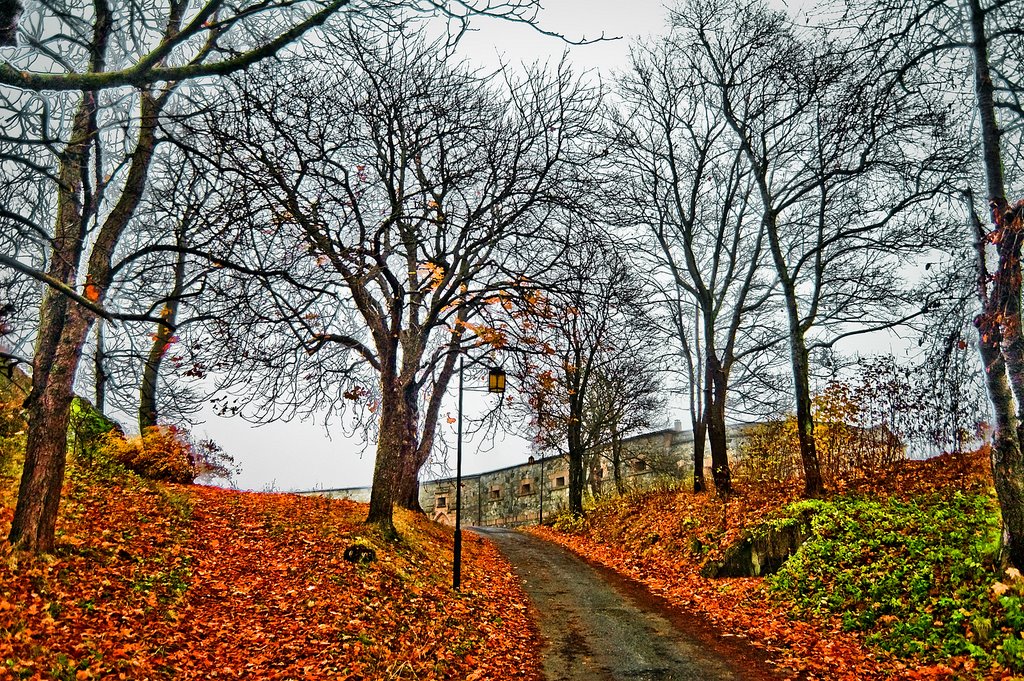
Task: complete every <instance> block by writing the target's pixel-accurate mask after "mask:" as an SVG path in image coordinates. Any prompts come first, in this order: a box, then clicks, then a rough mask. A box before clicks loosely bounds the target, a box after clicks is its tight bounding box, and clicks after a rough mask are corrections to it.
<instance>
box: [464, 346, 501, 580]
mask: <svg viewBox="0 0 1024 681" xmlns="http://www.w3.org/2000/svg"><path fill="white" fill-rule="evenodd" d="M462 369H463V359H462V358H461V357H460V358H459V426H458V441H457V443H456V445H455V561H454V563H453V565H452V588H453V589H455V590H456V591H458V589H459V585H460V584H461V582H462V393H463V391H464V390H473V388H463V387H462ZM487 392H489V393H497V394H499V395H500V394H502V393H504V392H505V372H504V371H502V370H501V369H499V368H497V367H493V368H491V370H490V371H488V372H487Z"/></svg>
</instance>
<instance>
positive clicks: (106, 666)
mask: <svg viewBox="0 0 1024 681" xmlns="http://www.w3.org/2000/svg"><path fill="white" fill-rule="evenodd" d="M65 492H66V496H65V503H64V506H63V507H62V513H61V517H60V520H59V524H58V533H57V537H58V538H57V550H56V552H55V554H54V555H53V556H46V557H35V556H32V555H30V554H28V553H23V552H16V551H12V550H11V548H10V547H9V546H8V545H6V544H4V545H3V548H0V552H2V553H0V679H6V678H31V679H44V678H53V677H57V678H78V679H88V678H114V679H116V678H123V679H153V678H170V677H173V678H179V679H214V678H221V679H225V678H227V679H230V678H238V679H332V680H335V679H421V680H430V679H436V680H440V679H527V680H528V681H535V680H536V679H538V678H539V674H538V671H537V667H536V650H537V646H538V643H537V640H536V635H535V633H534V631H533V629H532V627H531V625H530V623H529V619H528V617H527V613H526V606H525V596H524V595H523V593H522V591H521V589H520V587H519V584H518V581H517V580H516V579H515V578H514V577H513V576H512V574H511V572H510V570H509V567H508V565H507V564H506V563H505V562H504V561H503V560H502V559H501V558H500V557H499V555H498V554H497V552H496V551H495V549H494V548H493V547H492V546H491V545H490V544H489V543H487V542H485V541H484V540H482V539H480V538H478V537H475V536H473V535H469V536H467V538H466V542H465V545H464V559H465V561H464V563H463V579H464V583H465V585H466V588H465V589H464V590H463V591H462V592H461V593H453V592H452V591H451V590H450V587H449V585H450V575H451V550H452V538H451V534H450V533H449V532H447V531H446V530H444V529H442V528H439V527H437V526H435V525H433V524H431V523H428V522H427V521H425V520H423V519H422V518H421V517H419V516H415V515H413V514H411V513H405V512H400V513H399V514H398V518H397V520H398V526H399V529H400V530H401V532H402V533H403V536H404V539H403V540H401V541H398V542H389V541H385V540H384V539H382V538H380V537H378V536H376V535H374V534H373V533H372V532H371V530H370V529H369V528H368V527H367V526H366V525H364V524H362V523H361V522H360V521H361V519H362V518H363V517H364V516H365V515H366V508H365V506H363V505H360V504H356V503H352V502H347V501H336V500H328V499H323V498H311V497H300V496H296V495H290V494H253V493H241V492H231V491H226V490H222V489H217V488H206V487H194V486H189V487H183V486H177V485H167V484H158V485H153V484H152V483H146V482H144V481H142V480H140V479H139V478H136V477H135V476H116V477H115V479H114V480H107V481H106V482H103V483H101V482H97V481H95V480H89V479H86V478H84V477H83V473H82V472H81V471H74V470H73V471H72V475H71V479H70V480H69V482H68V487H67V488H66V490H65ZM12 493H13V490H11V489H10V488H7V489H4V488H0V495H5V497H4V498H3V505H2V506H0V530H2V531H6V529H7V526H8V525H9V523H10V520H11V516H12V508H11V496H12ZM353 543H359V544H362V545H366V546H370V547H372V548H374V550H375V551H376V553H377V556H378V560H377V561H375V562H373V563H370V564H354V563H350V562H348V561H346V560H344V558H343V552H344V550H345V548H346V547H347V546H351V545H352V544H353ZM3 661H6V662H3Z"/></svg>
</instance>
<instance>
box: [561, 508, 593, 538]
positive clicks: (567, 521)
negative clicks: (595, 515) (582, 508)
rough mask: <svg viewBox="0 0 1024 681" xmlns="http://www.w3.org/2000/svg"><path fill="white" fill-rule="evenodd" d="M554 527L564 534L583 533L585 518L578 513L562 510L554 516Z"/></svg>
mask: <svg viewBox="0 0 1024 681" xmlns="http://www.w3.org/2000/svg"><path fill="white" fill-rule="evenodd" d="M555 529H556V530H558V531H559V532H564V533H566V534H583V533H584V532H586V531H587V519H586V518H584V517H583V515H581V514H579V513H571V512H569V511H562V512H561V513H559V514H558V517H557V518H555Z"/></svg>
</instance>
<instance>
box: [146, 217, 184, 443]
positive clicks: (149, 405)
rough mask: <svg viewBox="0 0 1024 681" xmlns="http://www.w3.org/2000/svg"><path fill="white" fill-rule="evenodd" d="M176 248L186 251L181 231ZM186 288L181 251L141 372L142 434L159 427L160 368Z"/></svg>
mask: <svg viewBox="0 0 1024 681" xmlns="http://www.w3.org/2000/svg"><path fill="white" fill-rule="evenodd" d="M176 240H177V245H178V247H179V248H184V246H185V243H184V234H183V232H182V230H181V229H180V228H179V229H178V232H177V239H176ZM184 287H185V253H184V251H179V252H178V256H177V260H176V261H175V263H174V283H173V284H172V285H171V293H170V295H169V296H167V302H166V303H165V304H164V309H163V310H162V311H161V312H160V318H161V319H162V320H163V322H164V323H163V324H158V325H157V327H156V331H155V332H154V333H153V345H152V346H150V348H149V356H148V357H146V363H145V365H144V366H143V369H142V384H141V385H140V386H139V432H140V433H144V432H145V431H146V429H147V428H153V427H155V426H156V424H157V417H158V415H159V412H158V410H157V387H158V384H159V380H160V365H161V364H162V363H163V360H164V355H166V354H167V349H168V348H170V347H171V342H172V338H173V337H174V325H175V322H176V321H177V318H178V306H179V305H180V304H181V294H182V292H183V290H184Z"/></svg>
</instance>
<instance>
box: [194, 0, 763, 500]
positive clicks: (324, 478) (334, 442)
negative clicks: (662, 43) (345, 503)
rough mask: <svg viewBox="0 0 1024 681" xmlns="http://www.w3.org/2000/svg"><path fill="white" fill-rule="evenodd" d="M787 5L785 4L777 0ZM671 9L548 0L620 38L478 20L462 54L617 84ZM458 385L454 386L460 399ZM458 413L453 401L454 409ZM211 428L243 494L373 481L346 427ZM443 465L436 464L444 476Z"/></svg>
mask: <svg viewBox="0 0 1024 681" xmlns="http://www.w3.org/2000/svg"><path fill="white" fill-rule="evenodd" d="M773 4H776V5H777V6H780V7H781V3H778V2H776V3H773ZM666 16H667V10H666V9H665V5H664V4H663V2H662V1H661V0H629V1H626V2H623V0H549V1H548V3H547V5H546V6H545V9H544V10H543V12H542V14H541V17H540V25H541V26H542V27H543V28H544V29H545V30H547V31H551V32H555V33H561V34H563V35H565V36H566V38H568V39H570V40H579V39H582V38H587V39H593V38H597V37H600V36H601V35H602V34H603V35H604V36H605V37H608V38H612V37H619V38H620V39H617V40H605V41H601V42H598V43H594V44H589V45H567V44H566V43H565V42H563V41H560V40H559V39H557V38H555V37H551V36H546V35H543V34H541V33H539V32H537V31H535V30H533V29H531V28H530V27H528V26H524V25H517V24H511V23H509V22H503V21H498V20H477V21H476V22H475V23H474V29H475V30H474V31H473V32H471V33H469V34H467V35H466V36H464V38H463V40H462V42H461V44H460V46H459V51H460V53H461V54H462V55H463V56H464V57H465V58H466V59H467V60H469V61H470V62H478V63H480V64H481V65H483V66H494V65H496V64H498V63H499V62H505V63H508V64H520V63H533V62H538V61H539V62H546V61H547V62H552V63H553V62H556V61H557V60H558V59H559V58H561V56H562V54H563V52H565V51H568V53H569V58H570V60H571V62H572V63H573V64H574V65H575V66H576V69H577V71H578V72H583V71H590V72H593V74H594V76H595V77H601V78H602V79H604V80H606V81H607V80H610V78H611V77H612V75H613V72H614V71H617V70H619V69H622V68H624V66H625V64H626V58H627V56H628V53H629V45H630V42H631V41H632V40H633V39H636V38H638V37H639V38H641V39H642V38H644V37H647V36H650V35H655V34H659V33H661V32H662V30H663V27H664V24H665V18H666ZM455 390H456V388H455V382H454V381H453V385H452V386H451V388H450V392H451V393H452V395H453V397H454V394H455ZM466 397H467V399H466V405H467V415H468V416H472V415H473V414H474V413H479V411H480V410H481V409H483V408H484V402H483V400H485V399H486V396H484V395H480V394H470V393H467V396H466ZM449 409H450V411H449V413H451V414H452V415H454V412H455V406H454V400H453V403H452V405H451V406H450V407H449ZM666 416H667V421H668V422H669V423H671V421H672V420H673V419H683V420H684V422H686V414H685V413H684V411H683V410H682V409H678V408H677V409H674V410H670V412H669V413H668V414H667V415H666ZM203 418H204V419H205V423H203V424H201V425H199V426H197V427H196V433H198V434H200V435H202V436H205V437H212V438H213V439H214V440H216V441H217V442H218V443H219V444H220V445H221V446H222V447H224V448H225V449H226V450H227V451H228V452H229V453H230V454H232V455H233V456H234V457H235V459H236V462H237V463H239V464H240V465H241V467H242V472H241V474H240V475H238V476H237V477H236V478H235V483H236V484H237V485H238V486H239V487H240V488H242V489H253V490H265V489H275V490H305V489H315V488H319V489H326V488H332V487H354V486H363V485H369V483H370V481H371V479H372V476H373V454H374V444H373V443H372V442H371V443H369V444H367V443H362V442H358V441H353V440H351V439H349V438H347V437H345V435H344V434H343V433H342V432H341V428H340V426H334V427H331V429H330V432H331V433H332V434H333V435H334V437H333V439H331V438H330V437H329V435H328V430H327V429H325V428H324V427H323V425H322V424H314V423H308V422H305V423H304V422H298V421H293V422H277V423H271V424H267V425H263V426H258V427H256V426H252V425H250V424H249V423H247V422H245V421H243V420H241V419H239V418H221V417H218V416H216V415H214V414H213V413H212V411H208V412H207V413H206V414H204V415H203ZM441 428H442V429H443V430H444V431H445V432H447V435H448V440H449V441H453V440H454V426H450V425H448V424H445V423H444V420H443V418H442V426H441ZM529 452H530V446H529V443H528V442H526V441H524V440H522V439H520V438H516V437H513V436H508V437H506V438H504V440H501V441H499V442H497V443H482V442H481V441H480V438H477V439H476V441H470V442H467V443H466V444H465V448H464V463H463V472H464V473H476V472H482V471H485V470H491V469H494V468H500V467H503V466H509V465H513V464H516V463H521V462H524V461H525V460H526V458H527V456H529ZM443 465H444V464H443V463H435V464H434V465H432V466H431V468H430V470H431V471H432V472H440V469H441V467H442V466H443ZM447 466H448V470H454V466H455V452H454V447H452V448H451V451H450V452H449V454H448V461H447Z"/></svg>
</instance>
